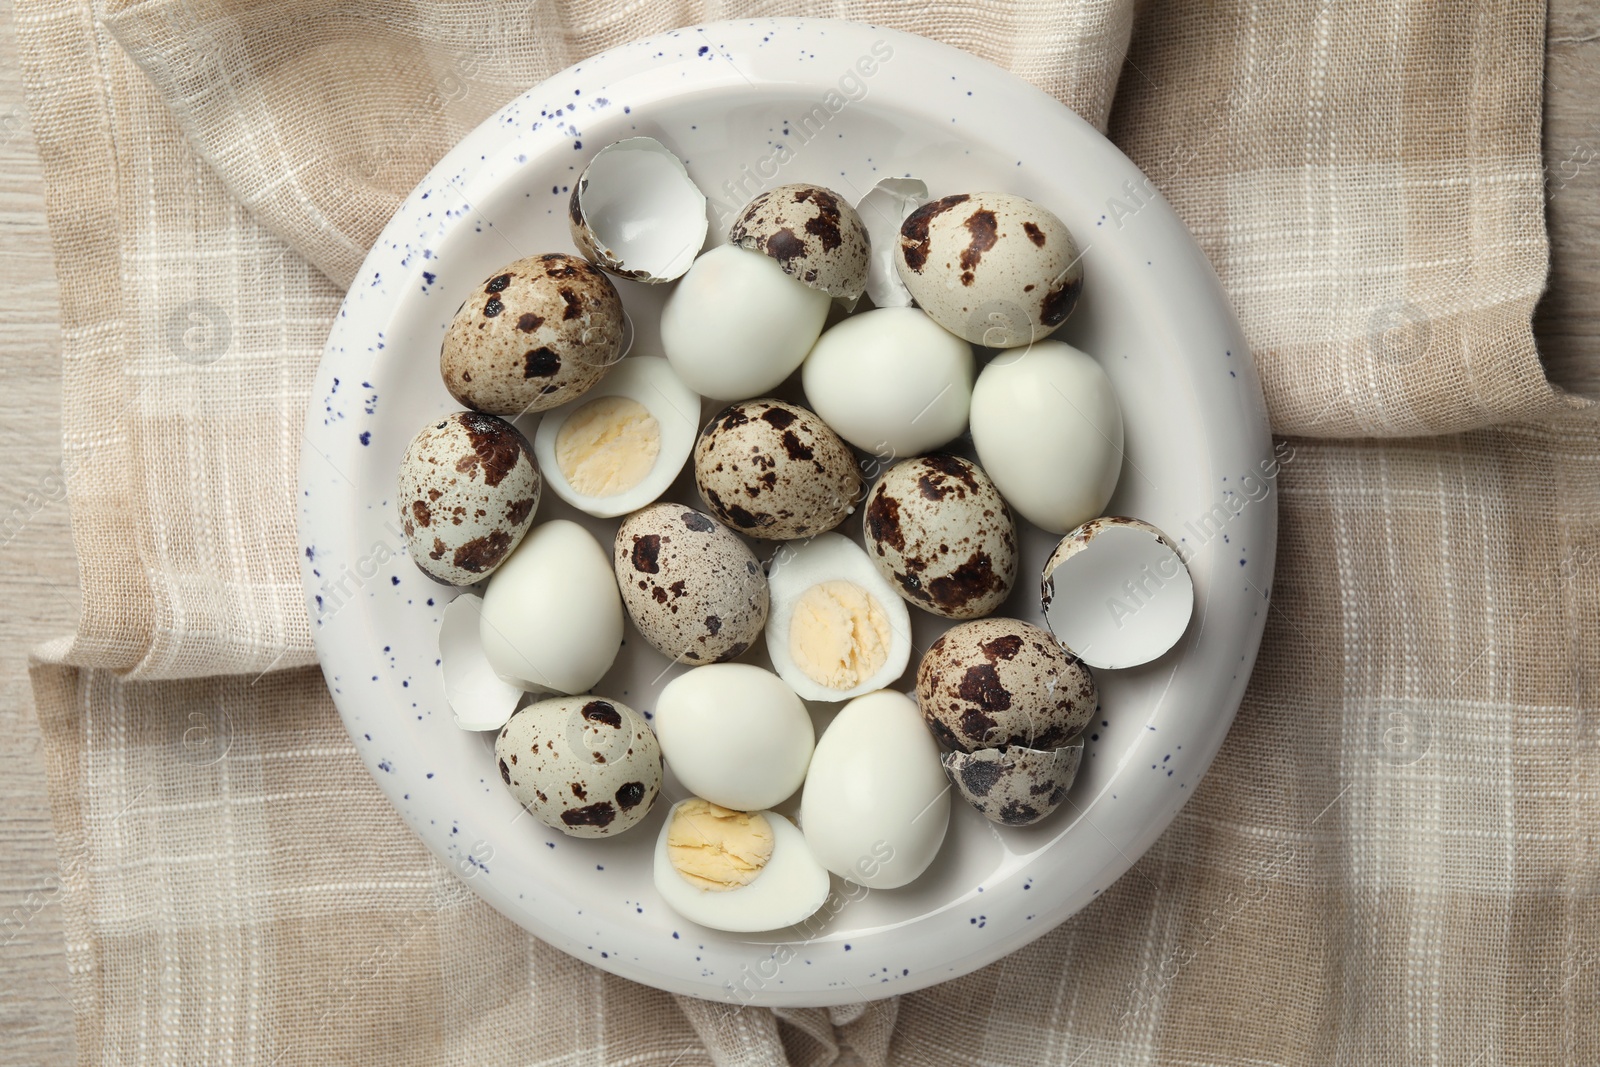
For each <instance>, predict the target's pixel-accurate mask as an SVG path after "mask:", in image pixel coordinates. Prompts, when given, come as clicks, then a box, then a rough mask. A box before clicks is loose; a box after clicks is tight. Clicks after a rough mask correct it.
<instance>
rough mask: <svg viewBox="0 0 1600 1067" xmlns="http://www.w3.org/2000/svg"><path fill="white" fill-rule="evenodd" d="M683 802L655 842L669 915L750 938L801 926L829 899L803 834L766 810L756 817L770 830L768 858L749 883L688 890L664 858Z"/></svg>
mask: <svg viewBox="0 0 1600 1067" xmlns="http://www.w3.org/2000/svg"><path fill="white" fill-rule="evenodd" d="M686 803H688V801H687V800H680V801H679V802H678V803H677V804H674V805H673V806H672V811H670V812H668V813H667V819H666V822H665V823H663V824H662V827H661V835H660V836H659V837H657V838H656V854H655V868H654V872H653V873H654V879H655V885H656V892H657V893H660V894H661V899H662V900H664V901H666V903H667V906H668V907H670V908H671V909H672V910H673V911H675V912H677V913H678V914H679V915H682V916H683V917H684V918H685V919H688V920H689V921H691V922H697V923H699V924H700V925H701V926H709V927H710V928H711V929H713V930H727V931H729V932H730V933H741V934H750V933H758V932H760V931H763V930H778V929H782V928H783V927H785V926H793V925H794V924H795V923H797V922H803V921H804V920H806V919H808V918H810V917H811V916H812V915H814V914H816V911H817V909H818V908H820V907H822V905H823V903H824V902H825V901H826V900H827V899H828V885H829V883H828V872H827V871H826V870H824V869H823V867H822V864H820V863H818V862H817V861H816V858H815V857H813V856H812V855H811V849H810V847H809V846H808V845H807V844H806V838H805V835H804V834H802V833H801V832H800V830H799V829H798V828H797V827H796V826H795V825H794V823H792V822H790V821H789V820H788V819H785V818H784V817H783V816H782V815H778V814H776V813H775V812H770V811H763V812H760V814H761V816H762V817H763V818H765V819H766V820H767V825H769V826H771V827H772V858H771V859H769V860H768V861H767V865H766V866H765V867H763V868H761V873H760V874H758V875H756V877H755V880H754V881H753V882H751V883H750V884H749V885H742V886H739V887H738V888H737V889H729V890H725V891H722V892H718V891H716V890H711V889H701V888H699V887H698V886H693V885H690V884H689V882H688V881H687V880H686V879H685V878H684V877H683V875H681V874H679V873H678V869H677V868H676V867H674V866H673V865H672V861H671V860H670V859H668V858H667V831H668V829H669V828H670V827H671V826H672V817H673V815H674V814H676V812H677V810H678V808H679V807H680V806H681V805H683V804H686Z"/></svg>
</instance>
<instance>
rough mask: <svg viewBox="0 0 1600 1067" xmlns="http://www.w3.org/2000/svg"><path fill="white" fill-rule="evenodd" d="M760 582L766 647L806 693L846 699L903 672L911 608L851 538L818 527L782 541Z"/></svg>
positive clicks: (790, 680) (807, 696)
mask: <svg viewBox="0 0 1600 1067" xmlns="http://www.w3.org/2000/svg"><path fill="white" fill-rule="evenodd" d="M767 586H768V588H769V589H770V591H771V594H772V609H771V612H770V614H769V615H768V617H767V655H768V656H769V657H771V659H772V668H773V670H775V671H777V672H778V676H779V677H780V678H782V679H783V680H784V681H785V682H787V683H789V686H790V688H792V689H793V690H794V691H795V692H796V693H798V694H800V695H801V696H802V697H804V698H805V699H807V700H849V699H850V698H851V697H856V696H860V695H861V694H862V693H870V692H872V691H873V690H874V689H882V688H883V687H884V686H886V685H888V684H890V683H891V682H893V681H894V680H895V679H896V678H898V677H900V675H901V674H903V673H905V669H906V664H907V663H908V662H910V659H911V615H910V613H909V612H907V611H906V605H905V601H903V600H901V599H900V596H899V594H897V593H896V592H895V591H894V588H893V587H892V586H891V585H890V584H889V583H888V582H886V581H884V579H883V576H882V575H881V574H879V573H878V571H877V568H876V567H874V566H873V564H872V561H871V560H870V559H868V558H867V554H866V553H865V552H863V551H861V549H860V548H859V547H857V546H856V544H855V542H853V541H850V540H848V539H847V538H845V537H842V536H840V535H839V534H822V535H821V536H820V537H814V538H812V539H811V540H809V541H806V542H804V543H802V544H797V545H792V546H790V545H785V546H784V547H783V548H781V549H779V550H778V552H777V554H776V555H774V556H773V558H772V563H771V565H770V567H769V569H768V574H767Z"/></svg>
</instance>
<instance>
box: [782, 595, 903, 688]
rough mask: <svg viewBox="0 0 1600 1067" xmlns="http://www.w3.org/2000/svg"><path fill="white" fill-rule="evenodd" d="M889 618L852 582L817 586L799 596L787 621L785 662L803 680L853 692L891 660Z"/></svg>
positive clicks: (870, 597) (880, 607) (876, 603)
mask: <svg viewBox="0 0 1600 1067" xmlns="http://www.w3.org/2000/svg"><path fill="white" fill-rule="evenodd" d="M893 636H894V635H893V631H892V630H891V628H890V626H889V616H888V615H887V614H886V613H885V612H884V610H883V608H882V606H881V605H879V603H878V602H877V601H876V600H874V599H873V598H872V596H871V594H869V593H868V592H867V591H866V590H865V589H862V588H861V587H860V586H859V585H856V584H855V583H854V582H847V581H844V580H843V579H834V580H832V581H827V582H819V583H817V584H816V585H814V586H812V587H811V588H810V589H807V590H806V591H805V592H804V593H802V594H800V599H799V601H798V602H797V603H796V604H795V608H794V615H793V616H792V617H791V619H790V621H789V658H790V659H792V660H794V664H795V666H796V667H799V668H800V669H801V670H802V671H803V672H805V675H806V677H807V678H810V679H811V680H812V681H814V682H816V683H817V684H818V685H825V686H827V687H828V688H829V689H837V690H840V691H843V690H846V689H854V688H855V687H856V686H858V685H860V684H861V683H862V682H863V681H865V680H866V679H867V678H869V677H871V676H872V675H873V674H874V673H876V672H877V670H878V669H879V668H880V667H882V666H883V664H884V662H885V661H886V660H888V658H889V643H890V641H891V640H892V639H893Z"/></svg>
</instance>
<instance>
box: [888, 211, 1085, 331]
mask: <svg viewBox="0 0 1600 1067" xmlns="http://www.w3.org/2000/svg"><path fill="white" fill-rule="evenodd" d="M896 266H897V267H899V269H900V279H901V281H903V282H905V285H906V288H907V289H908V290H910V292H911V295H912V297H913V298H915V300H916V301H917V305H918V306H919V307H921V308H922V309H923V310H924V311H926V312H927V313H928V314H929V315H930V316H932V317H933V320H934V321H935V322H937V323H938V324H939V325H940V326H943V327H944V328H945V329H947V330H949V331H950V332H951V333H953V334H956V335H957V336H959V337H964V338H966V339H967V340H968V341H971V342H972V343H973V344H975V345H984V346H986V347H989V348H1014V347H1016V346H1018V345H1025V344H1029V343H1031V342H1033V341H1038V340H1041V339H1043V338H1045V337H1048V336H1049V335H1050V334H1051V333H1052V332H1053V331H1054V330H1055V329H1056V327H1058V326H1060V325H1061V324H1062V323H1063V322H1065V321H1066V319H1067V316H1068V315H1069V314H1071V312H1072V309H1073V307H1074V305H1076V304H1077V302H1078V294H1079V293H1080V292H1082V291H1083V263H1082V260H1081V258H1080V256H1079V254H1078V244H1077V242H1076V241H1074V240H1073V239H1072V232H1071V231H1070V230H1068V229H1067V226H1066V223H1064V222H1062V221H1061V220H1060V219H1058V218H1057V217H1056V216H1055V215H1054V214H1052V213H1051V212H1050V211H1048V210H1046V209H1045V208H1044V207H1042V206H1040V205H1039V204H1035V203H1034V202H1033V201H1031V200H1027V199H1025V198H1023V197H1020V196H1013V195H1012V194H1010V193H960V194H957V195H955V196H947V197H944V198H942V199H939V200H934V201H931V202H929V203H926V204H924V205H922V206H921V207H919V208H917V210H915V211H913V212H912V213H911V214H910V215H908V216H907V217H906V220H905V222H903V223H901V225H900V249H899V258H898V260H897V261H896Z"/></svg>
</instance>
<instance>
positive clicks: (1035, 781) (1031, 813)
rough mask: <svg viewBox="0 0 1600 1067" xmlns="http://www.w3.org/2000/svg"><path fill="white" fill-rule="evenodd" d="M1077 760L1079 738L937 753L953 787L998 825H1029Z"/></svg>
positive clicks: (1063, 790) (1055, 797)
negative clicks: (1046, 745)
mask: <svg viewBox="0 0 1600 1067" xmlns="http://www.w3.org/2000/svg"><path fill="white" fill-rule="evenodd" d="M1082 760H1083V739H1082V738H1079V739H1077V740H1075V741H1070V742H1068V743H1067V744H1065V745H1062V746H1061V747H1060V748H1052V749H1037V748H1024V747H1022V746H1021V745H1011V746H1008V747H1006V748H980V749H978V751H976V752H946V753H945V754H944V755H942V756H940V757H939V762H940V763H942V764H944V773H945V774H946V775H948V776H949V778H950V784H951V785H953V786H955V789H956V792H958V793H960V794H961V795H962V796H963V797H964V798H966V800H967V803H969V804H971V805H972V806H973V807H975V808H977V809H978V810H979V811H980V812H982V813H983V817H984V818H986V819H988V820H989V821H990V822H997V823H1000V824H1001V825H1004V826H1030V825H1032V824H1033V823H1036V822H1038V821H1039V820H1041V819H1043V818H1045V817H1046V816H1047V815H1049V814H1050V813H1051V812H1053V811H1055V810H1056V808H1058V807H1060V805H1061V802H1062V801H1063V800H1065V799H1066V796H1067V790H1068V789H1070V788H1071V787H1072V780H1073V779H1074V778H1076V777H1077V776H1078V764H1079V763H1080V762H1081V761H1082Z"/></svg>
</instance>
